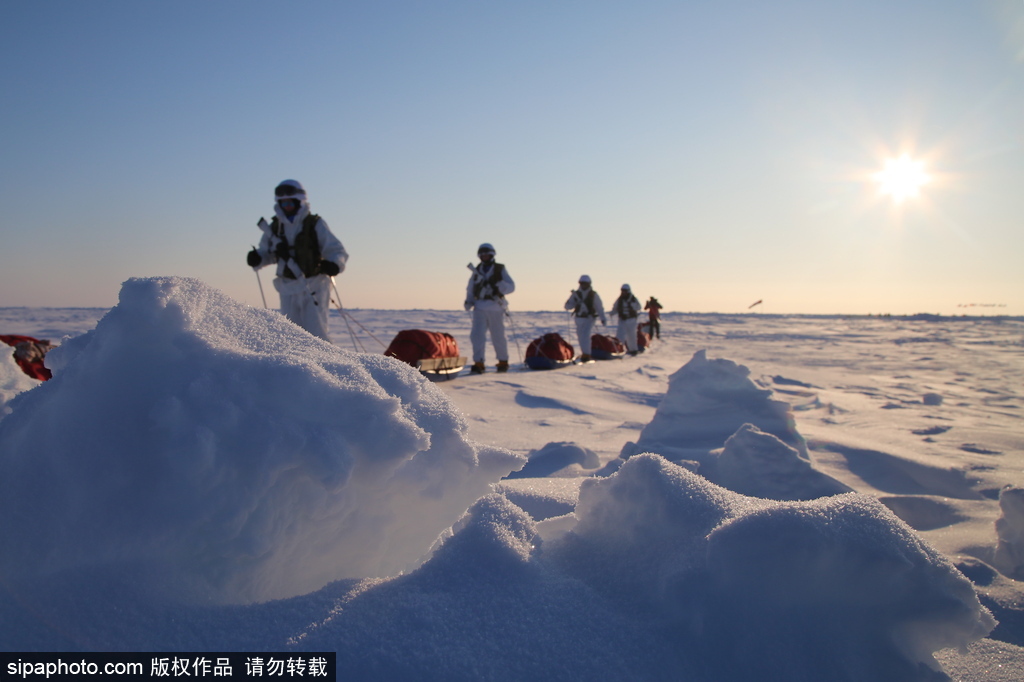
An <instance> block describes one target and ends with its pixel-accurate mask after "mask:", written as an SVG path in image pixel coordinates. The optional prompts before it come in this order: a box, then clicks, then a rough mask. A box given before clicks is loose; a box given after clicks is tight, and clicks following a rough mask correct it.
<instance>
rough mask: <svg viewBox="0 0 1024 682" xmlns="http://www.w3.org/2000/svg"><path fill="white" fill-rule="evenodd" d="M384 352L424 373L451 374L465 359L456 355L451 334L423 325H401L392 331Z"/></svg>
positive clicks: (457, 347) (455, 371) (459, 367)
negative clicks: (411, 327) (395, 332)
mask: <svg viewBox="0 0 1024 682" xmlns="http://www.w3.org/2000/svg"><path fill="white" fill-rule="evenodd" d="M384 355H389V356H391V357H393V358H397V359H398V360H401V361H402V362H404V363H406V364H408V365H412V366H413V367H415V368H416V369H418V370H419V371H420V372H421V373H423V374H425V375H428V376H429V375H444V376H450V377H454V376H455V375H457V374H458V373H459V372H460V371H461V370H462V368H463V367H464V366H465V365H466V362H468V360H467V359H466V358H465V357H462V356H460V355H459V344H458V343H457V342H456V341H455V338H454V337H453V336H452V335H451V334H447V333H445V332H430V331H425V330H423V329H404V330H402V331H400V332H398V334H396V335H395V338H394V339H392V341H391V345H389V346H388V348H387V350H386V351H384Z"/></svg>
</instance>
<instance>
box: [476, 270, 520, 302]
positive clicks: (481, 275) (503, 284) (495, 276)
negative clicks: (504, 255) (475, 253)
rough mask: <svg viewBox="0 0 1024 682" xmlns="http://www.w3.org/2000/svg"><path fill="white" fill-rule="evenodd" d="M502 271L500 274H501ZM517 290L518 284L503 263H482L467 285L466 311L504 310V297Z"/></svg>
mask: <svg viewBox="0 0 1024 682" xmlns="http://www.w3.org/2000/svg"><path fill="white" fill-rule="evenodd" d="M499 271H500V272H499ZM515 290H516V283H515V282H513V281H512V278H511V277H510V276H509V274H508V268H506V267H505V266H504V265H503V264H501V263H494V262H491V263H490V264H487V263H480V264H479V265H477V266H476V267H475V268H473V274H472V275H470V276H469V283H468V284H466V310H469V309H471V308H480V309H486V308H504V307H505V301H504V297H505V296H508V295H509V294H511V293H512V292H513V291H515Z"/></svg>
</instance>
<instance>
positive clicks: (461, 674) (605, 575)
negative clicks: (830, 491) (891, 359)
mask: <svg viewBox="0 0 1024 682" xmlns="http://www.w3.org/2000/svg"><path fill="white" fill-rule="evenodd" d="M573 521H574V522H575V527H574V528H573V529H572V530H570V531H569V532H568V533H564V532H559V533H552V534H549V533H548V532H547V531H546V530H545V524H536V523H534V521H533V520H532V519H531V518H530V516H529V515H528V514H526V513H524V512H523V511H522V510H521V509H519V508H518V507H517V506H515V505H513V504H511V503H510V502H509V501H508V500H507V499H506V498H505V497H504V496H501V495H490V496H487V497H484V498H482V499H481V500H480V501H479V502H477V503H476V505H474V506H473V508H472V509H470V511H469V512H468V514H467V515H466V517H465V518H464V519H463V520H462V521H461V522H460V523H459V524H458V525H457V527H456V532H455V534H454V535H453V536H452V537H451V538H449V539H448V540H447V541H446V542H445V543H444V544H443V545H442V546H441V547H440V549H439V550H438V551H437V552H436V553H435V554H434V556H433V557H432V558H431V559H430V560H429V561H428V562H427V563H426V564H424V565H423V566H422V567H421V568H420V569H418V570H417V571H415V572H413V573H411V574H409V575H406V576H402V577H400V578H396V579H393V580H389V581H384V582H373V583H365V584H363V585H360V586H357V587H356V588H355V589H353V590H352V591H351V592H350V593H349V594H348V596H347V597H345V598H344V599H342V600H341V601H340V602H339V603H338V606H337V607H336V608H334V609H333V610H332V612H331V613H330V614H329V615H328V616H327V617H326V618H325V619H324V620H323V621H321V622H318V623H316V624H315V625H313V626H311V627H310V628H308V629H306V630H305V631H303V632H302V633H300V634H299V635H298V636H297V637H296V639H295V643H296V645H297V646H298V647H300V648H302V649H307V650H311V651H315V650H322V649H323V648H330V647H339V646H340V649H339V658H338V661H339V663H338V670H339V679H341V678H344V679H409V678H415V679H428V680H435V679H436V680H475V679H495V680H522V679H532V678H537V679H545V680H578V679H638V680H655V679H666V680H667V679H686V680H694V681H696V682H701V681H707V682H711V681H712V680H714V681H715V682H740V681H743V682H746V681H748V680H787V681H788V682H811V681H812V680H814V681H816V680H873V681H877V680H891V681H893V682H896V681H897V680H898V681H899V682H908V681H913V680H933V679H940V678H941V674H940V673H938V672H937V668H938V666H937V664H936V663H935V661H934V659H933V657H932V652H933V651H936V650H938V649H941V648H943V647H950V646H966V645H967V644H968V643H970V642H972V641H974V640H977V639H979V638H981V637H983V636H984V635H985V634H986V633H987V632H988V631H989V630H991V629H992V627H993V625H994V623H993V621H992V617H991V615H990V614H989V613H988V612H987V611H986V610H985V609H984V608H983V607H982V606H981V605H980V603H979V602H978V599H977V597H976V595H975V593H974V589H973V587H972V586H971V584H970V582H969V581H968V580H967V579H966V578H965V577H964V576H963V575H962V574H960V573H959V572H958V571H957V570H956V569H955V568H954V567H953V566H952V565H951V564H950V563H949V562H948V561H947V560H946V559H944V558H943V557H941V556H940V555H938V554H937V553H936V552H935V551H934V550H932V549H930V548H929V547H928V546H927V545H925V544H923V543H922V542H921V541H920V539H918V537H917V536H916V535H915V534H914V533H913V531H911V530H910V529H909V528H908V527H907V526H906V525H904V524H903V523H902V522H901V521H900V520H899V519H897V518H896V517H895V516H894V515H893V514H892V513H891V512H890V511H889V510H888V509H886V508H885V507H884V506H883V505H881V504H880V503H878V502H877V501H875V500H873V499H871V498H868V497H864V496H860V495H855V494H845V495H840V496H835V497H830V498H825V499H822V500H818V501H813V502H771V501H767V500H759V499H755V498H749V497H744V496H742V495H738V494H736V493H732V492H729V491H727V490H724V489H722V488H720V487H718V486H715V485H714V484H712V483H709V482H708V481H707V480H705V479H703V478H701V477H699V476H697V475H695V474H693V473H691V472H689V471H688V470H686V469H684V468H682V467H679V466H676V465H674V464H672V463H670V462H668V461H666V460H665V459H664V458H662V457H659V456H656V455H639V456H637V457H634V458H631V459H630V460H629V461H627V462H625V463H624V464H623V466H622V467H621V469H620V470H619V471H618V473H616V474H614V475H612V476H611V477H608V478H604V479H600V478H594V479H587V480H586V481H585V482H584V484H583V486H582V488H581V492H580V501H579V504H578V505H577V507H576V512H575V517H574V518H573ZM545 537H546V538H547V539H544V538H545ZM612 642H613V644H612ZM570 652H571V653H570Z"/></svg>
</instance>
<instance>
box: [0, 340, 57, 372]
mask: <svg viewBox="0 0 1024 682" xmlns="http://www.w3.org/2000/svg"><path fill="white" fill-rule="evenodd" d="M0 341H3V342H4V343H6V344H7V345H8V346H13V347H14V361H15V362H17V363H18V367H21V371H22V372H24V373H25V374H27V375H29V376H30V377H32V378H33V379H38V380H39V381H46V380H47V379H50V378H52V376H53V375H52V374H50V370H48V369H46V366H45V365H44V364H43V358H44V357H46V354H47V353H48V352H49V351H50V349H51V348H53V346H52V345H51V344H50V342H49V341H47V340H45V339H33V338H32V337H31V336H19V335H18V334H5V335H0Z"/></svg>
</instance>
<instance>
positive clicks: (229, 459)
mask: <svg viewBox="0 0 1024 682" xmlns="http://www.w3.org/2000/svg"><path fill="white" fill-rule="evenodd" d="M47 361H48V364H49V366H50V367H51V368H52V369H53V371H54V372H55V375H56V376H55V377H54V378H53V379H52V380H50V381H48V382H46V383H45V384H43V385H41V386H39V388H38V390H35V391H31V392H29V393H26V394H24V395H23V396H21V398H20V399H19V400H18V401H17V402H16V404H15V405H14V413H13V414H12V415H10V416H9V417H7V418H6V419H5V420H4V421H3V422H0V517H2V518H4V519H6V522H5V523H4V524H3V525H2V526H0V542H2V544H3V546H4V547H5V548H6V551H5V552H4V554H3V557H2V559H0V562H2V563H0V568H2V571H3V575H4V577H5V578H6V579H8V580H12V581H16V582H18V581H25V580H32V579H34V578H35V577H37V576H39V575H47V574H52V573H57V572H61V571H66V570H69V569H73V568H76V567H81V566H92V565H96V564H111V565H115V566H130V567H132V568H133V570H135V571H137V572H138V571H141V575H142V576H143V577H144V578H145V579H152V580H155V581H158V582H162V583H163V584H164V586H166V587H168V588H171V589H174V590H175V591H177V592H179V593H180V596H181V597H182V598H191V599H213V600H215V601H225V602H243V603H244V602H253V601H264V600H268V599H275V598H281V597H290V596H293V595H297V594H303V593H307V592H310V591H313V590H316V589H318V588H320V587H323V586H324V585H326V584H327V583H329V582H331V581H333V580H338V579H341V578H350V577H363V576H368V575H393V574H396V573H398V572H400V571H403V570H408V569H410V568H414V567H415V566H416V565H418V563H419V562H420V561H422V559H423V558H424V557H425V555H426V553H427V551H428V550H429V549H430V547H431V545H432V544H433V543H434V542H435V541H436V539H437V537H438V536H439V534H441V533H442V532H443V531H444V530H445V529H446V528H447V527H448V526H450V525H451V524H452V522H453V521H454V520H455V519H457V518H458V517H459V515H460V514H462V513H463V512H464V510H465V509H466V507H467V506H469V505H470V504H471V503H472V502H473V501H474V500H475V499H477V498H478V497H480V495H482V494H484V493H486V492H487V491H488V490H489V487H488V486H489V484H490V483H492V482H495V481H497V480H499V479H500V478H501V477H502V476H504V475H506V474H508V473H509V472H510V471H511V470H512V469H517V468H519V467H520V465H521V463H522V459H521V458H520V457H519V456H516V455H513V454H512V453H510V452H507V451H504V450H501V449H498V448H492V447H484V446H479V445H475V444H473V443H471V442H470V441H469V440H468V439H467V438H466V424H465V420H464V418H463V417H462V416H461V415H460V414H459V413H458V412H457V411H456V410H455V409H453V408H452V406H451V405H450V404H449V403H448V401H447V400H446V398H445V397H444V395H443V394H442V393H441V392H440V391H438V390H437V389H436V388H435V387H433V386H432V385H431V384H430V383H429V382H428V381H426V380H424V379H423V378H422V377H420V376H419V374H418V373H417V372H415V371H414V370H412V369H411V368H409V367H407V366H405V365H403V364H402V363H400V362H398V361H396V360H393V359H390V358H386V357H384V356H372V355H356V354H353V353H349V352H347V351H343V350H340V349H338V348H337V347H335V346H332V345H330V344H328V343H326V342H323V341H320V340H317V339H315V338H314V337H312V336H310V335H309V334H306V333H305V332H303V331H301V330H300V329H299V328H298V327H296V326H294V325H292V324H291V323H289V322H287V321H286V320H284V318H282V317H281V316H280V315H278V314H277V313H273V312H269V311H265V310H258V309H253V308H248V307H245V306H242V305H240V304H237V303H235V302H233V301H231V300H230V299H228V298H227V297H225V296H224V295H222V294H220V293H219V292H216V291H214V290H211V289H209V288H207V287H205V286H204V285H203V284H202V283H200V282H198V281H196V280H188V279H178V278H167V279H136V280H130V281H128V282H127V283H125V285H124V287H123V289H122V291H121V296H120V302H119V304H118V305H117V306H116V307H115V308H114V309H112V310H111V311H110V313H109V314H107V315H106V316H105V317H104V318H103V319H102V320H100V322H99V324H98V325H97V326H96V329H95V330H93V331H91V332H89V333H87V334H84V335H82V336H79V337H76V338H74V339H71V340H70V341H68V342H66V343H64V344H62V345H61V346H60V347H58V348H57V349H55V350H54V351H53V352H52V355H51V356H50V357H48V358H47ZM172 580H173V585H172Z"/></svg>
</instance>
